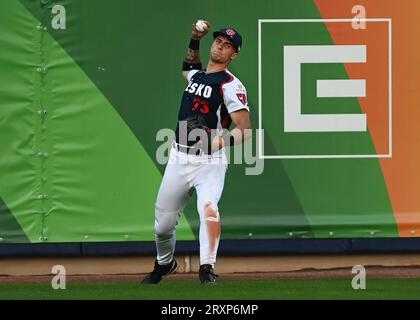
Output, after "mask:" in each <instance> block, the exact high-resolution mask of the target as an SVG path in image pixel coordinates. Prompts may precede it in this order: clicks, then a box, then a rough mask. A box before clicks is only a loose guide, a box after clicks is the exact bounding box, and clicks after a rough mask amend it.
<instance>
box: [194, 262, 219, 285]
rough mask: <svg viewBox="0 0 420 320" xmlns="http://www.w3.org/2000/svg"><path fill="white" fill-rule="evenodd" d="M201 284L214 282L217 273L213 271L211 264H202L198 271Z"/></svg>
mask: <svg viewBox="0 0 420 320" xmlns="http://www.w3.org/2000/svg"><path fill="white" fill-rule="evenodd" d="M198 276H199V278H200V281H201V284H211V285H212V284H216V278H217V277H218V275H217V274H215V273H214V269H213V266H212V265H211V264H202V265H201V266H200V270H199V272H198Z"/></svg>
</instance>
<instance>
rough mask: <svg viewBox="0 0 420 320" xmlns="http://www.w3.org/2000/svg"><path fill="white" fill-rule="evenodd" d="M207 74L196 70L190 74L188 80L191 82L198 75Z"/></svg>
mask: <svg viewBox="0 0 420 320" xmlns="http://www.w3.org/2000/svg"><path fill="white" fill-rule="evenodd" d="M203 73H205V70H198V69H194V70H191V71H189V72H188V75H187V80H188V81H191V80H192V79H193V78H196V77H197V76H198V75H200V74H203Z"/></svg>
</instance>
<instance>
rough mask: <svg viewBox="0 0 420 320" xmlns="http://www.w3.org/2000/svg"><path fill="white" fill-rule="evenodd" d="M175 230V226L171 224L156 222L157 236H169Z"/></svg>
mask: <svg viewBox="0 0 420 320" xmlns="http://www.w3.org/2000/svg"><path fill="white" fill-rule="evenodd" d="M174 232H175V227H174V226H172V225H169V224H155V236H156V237H158V238H169V237H171V236H172V234H173V233H174Z"/></svg>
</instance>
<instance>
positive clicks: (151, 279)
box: [141, 259, 178, 284]
mask: <svg viewBox="0 0 420 320" xmlns="http://www.w3.org/2000/svg"><path fill="white" fill-rule="evenodd" d="M177 269H178V263H177V262H176V260H175V259H174V260H172V261H171V262H170V263H169V264H166V265H163V266H161V265H160V264H158V262H157V260H155V267H154V269H153V271H152V272H150V273H149V274H148V275H147V276H146V277H145V278H144V279H143V281H142V282H141V284H157V283H159V282H160V280H162V277H164V276H167V275H170V274H173V273H175V272H176V270H177Z"/></svg>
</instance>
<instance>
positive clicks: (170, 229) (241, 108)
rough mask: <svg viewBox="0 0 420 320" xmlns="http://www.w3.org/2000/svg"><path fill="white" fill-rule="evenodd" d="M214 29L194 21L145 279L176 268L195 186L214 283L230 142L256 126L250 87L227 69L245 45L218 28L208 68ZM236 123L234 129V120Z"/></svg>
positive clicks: (208, 274)
mask: <svg viewBox="0 0 420 320" xmlns="http://www.w3.org/2000/svg"><path fill="white" fill-rule="evenodd" d="M209 29H210V23H209V22H208V21H203V20H201V21H200V20H199V21H197V23H194V24H193V26H192V37H191V40H190V44H189V48H188V51H187V55H186V57H185V61H184V63H183V69H182V75H183V76H184V78H185V79H186V80H187V81H188V84H187V86H186V88H185V91H184V94H183V96H182V100H181V106H180V110H179V114H178V125H177V128H176V134H175V139H174V141H173V146H172V149H171V151H170V157H169V161H168V164H167V166H166V169H165V173H164V176H163V179H162V183H161V186H160V189H159V193H158V196H157V200H156V208H155V228H154V231H155V240H156V248H157V259H156V261H155V265H154V270H153V271H152V272H151V273H149V274H148V275H147V276H146V277H145V279H144V280H143V281H142V283H144V284H156V283H158V282H159V281H160V280H161V279H162V277H163V276H166V275H169V274H172V273H174V272H175V271H176V270H177V268H178V263H177V262H176V260H175V259H174V251H175V241H176V234H175V227H176V225H177V224H178V220H179V217H180V214H181V212H182V211H183V209H184V207H185V205H186V204H187V202H188V200H189V199H190V196H191V194H192V192H193V191H194V190H195V191H196V193H197V210H198V213H199V216H200V232H199V242H200V269H199V279H200V281H201V283H202V284H213V283H215V281H216V277H217V275H216V274H215V273H214V266H215V263H216V255H217V249H218V245H219V239H220V232H221V226H220V212H219V209H218V202H219V199H220V197H221V194H222V190H223V185H224V179H225V174H226V170H227V157H226V154H225V148H226V147H228V146H230V145H233V144H237V143H242V142H243V141H244V139H246V138H247V137H248V136H247V133H249V130H246V129H250V128H251V121H250V113H249V107H248V103H247V95H246V89H245V87H244V85H243V84H242V83H241V82H240V81H239V79H238V78H237V77H236V76H234V75H233V74H232V73H231V72H230V71H229V70H228V69H227V67H228V65H229V64H230V63H231V62H232V61H233V60H235V59H236V58H237V57H238V55H239V52H240V50H241V46H242V37H241V35H240V34H239V33H238V31H237V30H235V29H234V28H225V29H221V30H219V31H216V32H214V33H213V37H214V41H213V43H212V45H211V49H210V59H209V61H208V64H207V68H206V69H205V70H203V68H202V64H201V62H200V56H199V46H200V39H201V38H202V37H204V36H205V35H206V34H207V33H208V31H209ZM232 122H233V123H234V125H235V128H234V130H232V131H229V128H230V126H231V123H232Z"/></svg>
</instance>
